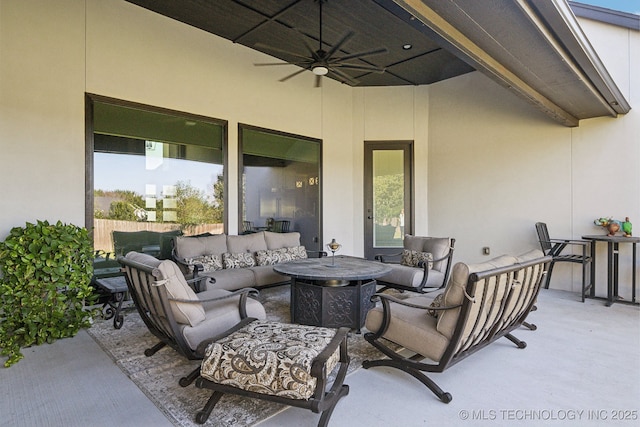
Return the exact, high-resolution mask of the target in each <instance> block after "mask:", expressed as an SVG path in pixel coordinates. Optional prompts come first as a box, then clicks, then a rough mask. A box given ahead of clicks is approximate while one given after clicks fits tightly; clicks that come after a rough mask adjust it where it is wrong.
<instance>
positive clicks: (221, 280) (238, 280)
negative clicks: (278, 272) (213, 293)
mask: <svg viewBox="0 0 640 427" xmlns="http://www.w3.org/2000/svg"><path fill="white" fill-rule="evenodd" d="M253 268H256V267H252V268H232V269H229V270H215V271H207V272H206V273H202V276H206V277H211V278H213V279H215V283H210V282H207V290H209V289H228V290H230V291H235V290H236V289H241V288H248V287H249V288H250V287H254V286H256V281H255V280H256V279H255V275H254V273H253V271H251V270H252V269H253ZM267 268H271V267H267Z"/></svg>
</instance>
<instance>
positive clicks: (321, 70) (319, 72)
mask: <svg viewBox="0 0 640 427" xmlns="http://www.w3.org/2000/svg"><path fill="white" fill-rule="evenodd" d="M311 71H312V72H313V74H315V75H316V76H326V75H327V73H328V72H329V69H328V68H327V67H323V66H317V67H313V69H312V70H311Z"/></svg>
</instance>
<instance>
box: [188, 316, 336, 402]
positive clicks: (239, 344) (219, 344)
mask: <svg viewBox="0 0 640 427" xmlns="http://www.w3.org/2000/svg"><path fill="white" fill-rule="evenodd" d="M335 334H336V330H335V329H330V328H321V327H317V326H305V325H296V324H288V323H280V322H273V321H269V320H256V321H253V322H251V323H250V324H248V325H247V326H245V327H243V328H241V329H239V330H238V331H236V332H234V333H232V334H230V335H228V336H226V337H224V338H222V339H220V340H218V341H216V342H214V343H212V344H210V345H209V346H208V347H207V350H206V353H205V359H204V360H203V361H202V366H201V368H200V375H201V376H202V377H203V378H205V379H208V380H209V381H213V382H215V383H218V384H225V385H230V386H233V387H236V388H240V389H243V390H248V391H253V392H256V393H261V394H270V395H276V396H282V397H287V398H290V399H302V400H306V399H309V398H310V397H312V396H313V393H314V391H315V388H316V383H317V380H316V378H314V377H312V376H311V365H312V363H313V360H314V359H315V358H316V357H317V356H318V355H319V354H320V353H321V352H322V350H324V349H325V348H326V347H327V345H328V344H329V343H330V342H331V339H332V338H333V336H334V335H335ZM339 359H340V348H339V347H338V348H337V349H336V351H335V352H334V353H333V355H332V356H331V357H330V358H329V359H328V361H327V363H326V371H325V372H327V373H330V372H331V371H332V370H333V368H334V367H335V366H336V365H337V364H338V362H339Z"/></svg>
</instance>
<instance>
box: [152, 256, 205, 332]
mask: <svg viewBox="0 0 640 427" xmlns="http://www.w3.org/2000/svg"><path fill="white" fill-rule="evenodd" d="M158 270H160V272H161V273H162V276H163V278H164V279H165V282H164V285H165V288H166V290H167V294H168V295H169V298H176V299H184V300H192V301H194V302H192V303H191V302H177V301H169V305H170V307H171V311H172V313H173V316H174V317H175V319H176V322H178V323H182V324H187V325H191V326H196V325H197V324H199V323H200V322H202V321H203V320H204V319H205V313H204V308H203V307H202V303H200V300H199V299H198V296H197V295H196V293H195V292H194V291H193V289H191V287H190V286H189V284H188V283H187V281H186V280H185V278H184V275H183V274H182V271H180V268H179V267H178V265H177V264H176V263H175V262H173V261H171V260H168V259H167V260H164V261H162V262H161V263H160V264H159V265H158Z"/></svg>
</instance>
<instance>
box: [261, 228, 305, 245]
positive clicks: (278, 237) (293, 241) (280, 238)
mask: <svg viewBox="0 0 640 427" xmlns="http://www.w3.org/2000/svg"><path fill="white" fill-rule="evenodd" d="M264 240H265V242H266V244H267V247H266V249H280V248H291V247H295V246H300V233H298V232H297V231H292V232H290V233H273V232H271V231H265V232H264Z"/></svg>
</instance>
